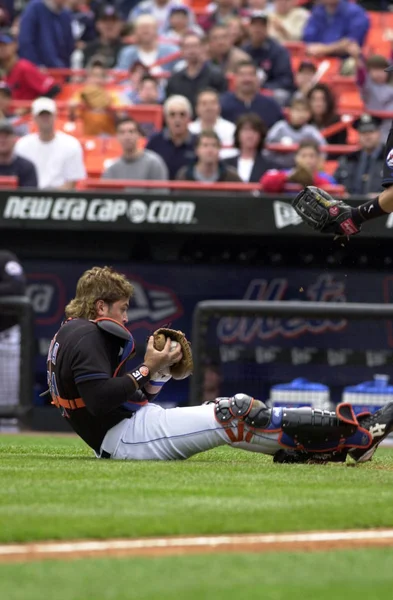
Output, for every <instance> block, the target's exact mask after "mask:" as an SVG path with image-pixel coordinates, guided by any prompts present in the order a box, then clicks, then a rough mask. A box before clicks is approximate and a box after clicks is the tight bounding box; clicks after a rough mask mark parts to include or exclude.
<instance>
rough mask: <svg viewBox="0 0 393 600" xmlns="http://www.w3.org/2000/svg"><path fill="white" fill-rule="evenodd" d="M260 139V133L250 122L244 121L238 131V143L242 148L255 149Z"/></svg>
mask: <svg viewBox="0 0 393 600" xmlns="http://www.w3.org/2000/svg"><path fill="white" fill-rule="evenodd" d="M260 141H261V134H260V133H259V131H256V130H255V129H254V127H252V125H251V124H249V123H246V124H244V125H243V127H242V128H241V130H240V131H239V145H240V148H241V149H242V150H255V151H256V149H257V147H258V144H259V142H260Z"/></svg>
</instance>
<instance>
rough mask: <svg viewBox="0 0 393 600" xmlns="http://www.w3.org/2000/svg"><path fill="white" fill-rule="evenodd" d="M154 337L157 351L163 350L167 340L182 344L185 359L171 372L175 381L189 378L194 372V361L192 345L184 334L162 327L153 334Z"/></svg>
mask: <svg viewBox="0 0 393 600" xmlns="http://www.w3.org/2000/svg"><path fill="white" fill-rule="evenodd" d="M153 336H154V347H155V349H156V350H160V351H161V350H163V348H164V346H165V343H166V340H167V338H170V339H171V340H173V341H174V342H178V343H179V344H180V346H181V350H182V353H183V357H182V359H181V361H179V362H178V363H176V364H174V365H172V366H171V367H169V372H170V374H171V375H172V378H173V379H186V378H187V377H189V376H190V375H191V373H192V372H193V369H194V363H193V360H192V352H191V344H190V342H189V341H188V340H187V338H186V336H185V335H184V333H183V332H182V331H176V330H175V329H169V328H168V327H161V328H160V329H157V330H156V331H155V332H154V333H153Z"/></svg>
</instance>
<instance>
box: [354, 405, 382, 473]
mask: <svg viewBox="0 0 393 600" xmlns="http://www.w3.org/2000/svg"><path fill="white" fill-rule="evenodd" d="M358 421H359V425H360V426H361V427H363V429H367V431H368V432H369V433H370V434H371V436H372V438H373V440H372V442H371V446H369V447H368V448H366V449H364V448H354V449H353V450H350V451H349V455H350V457H351V458H353V460H354V461H355V462H357V463H363V462H367V461H368V460H371V458H372V456H373V454H374V452H375V451H376V449H377V448H378V446H379V444H380V443H381V442H382V440H384V439H385V438H386V437H387V436H388V435H389V433H391V432H392V431H393V402H389V404H386V405H385V406H384V407H383V408H381V409H380V410H377V412H375V413H374V414H372V415H370V414H369V413H367V414H365V415H363V416H361V415H360V416H359V417H358Z"/></svg>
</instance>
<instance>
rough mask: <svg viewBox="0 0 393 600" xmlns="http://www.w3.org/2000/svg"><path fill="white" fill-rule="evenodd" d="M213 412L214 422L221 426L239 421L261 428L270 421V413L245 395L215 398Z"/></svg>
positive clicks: (257, 401) (264, 406)
mask: <svg viewBox="0 0 393 600" xmlns="http://www.w3.org/2000/svg"><path fill="white" fill-rule="evenodd" d="M214 412H215V417H216V420H217V421H218V422H219V423H221V424H222V425H228V424H229V423H231V422H232V421H234V420H239V421H246V422H247V423H248V424H250V425H253V426H255V427H261V426H265V425H267V424H268V423H269V420H270V411H269V410H268V409H267V408H266V405H265V404H264V403H263V402H261V401H260V400H255V399H254V398H252V397H251V396H248V395H247V394H236V395H235V396H233V397H232V398H217V399H216V403H215V407H214Z"/></svg>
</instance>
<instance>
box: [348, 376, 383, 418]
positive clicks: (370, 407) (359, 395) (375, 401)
mask: <svg viewBox="0 0 393 600" xmlns="http://www.w3.org/2000/svg"><path fill="white" fill-rule="evenodd" d="M342 401H343V402H349V403H350V404H352V406H353V410H354V412H355V414H358V413H360V412H365V411H368V412H371V413H374V412H375V411H377V410H379V409H380V408H381V407H382V406H384V405H385V404H387V403H388V402H393V385H389V375H374V381H365V382H364V383H359V385H353V386H350V387H346V388H344V390H343V397H342Z"/></svg>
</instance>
